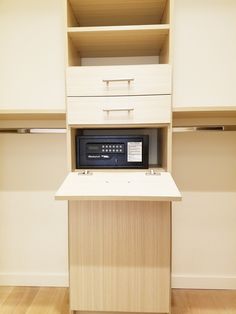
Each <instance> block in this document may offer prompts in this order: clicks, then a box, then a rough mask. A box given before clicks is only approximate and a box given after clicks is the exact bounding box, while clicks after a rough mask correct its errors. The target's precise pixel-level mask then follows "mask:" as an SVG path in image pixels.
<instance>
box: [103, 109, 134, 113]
mask: <svg viewBox="0 0 236 314" xmlns="http://www.w3.org/2000/svg"><path fill="white" fill-rule="evenodd" d="M102 110H103V111H104V112H106V113H107V114H109V112H112V111H113V112H116V111H127V112H128V113H130V112H131V111H134V108H117V109H115V108H114V109H102Z"/></svg>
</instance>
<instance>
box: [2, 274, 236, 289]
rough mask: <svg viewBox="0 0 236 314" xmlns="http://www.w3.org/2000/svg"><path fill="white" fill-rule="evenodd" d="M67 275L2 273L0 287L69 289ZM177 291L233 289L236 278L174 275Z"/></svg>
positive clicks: (235, 286)
mask: <svg viewBox="0 0 236 314" xmlns="http://www.w3.org/2000/svg"><path fill="white" fill-rule="evenodd" d="M68 282H69V279H68V274H67V273H0V286H40V287H68V285H69V284H68ZM172 288H176V289H233V290H236V276H233V275H232V276H200V275H191V274H172Z"/></svg>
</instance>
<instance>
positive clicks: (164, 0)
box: [68, 0, 169, 26]
mask: <svg viewBox="0 0 236 314" xmlns="http://www.w3.org/2000/svg"><path fill="white" fill-rule="evenodd" d="M166 23H169V1H168V0H139V1H137V0H125V1H124V0H116V1H114V0H69V2H68V26H111V25H146V24H166Z"/></svg>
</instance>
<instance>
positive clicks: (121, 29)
mask: <svg viewBox="0 0 236 314" xmlns="http://www.w3.org/2000/svg"><path fill="white" fill-rule="evenodd" d="M168 34H169V25H168V24H165V25H141V26H136V25H135V26H107V27H69V28H68V36H69V38H70V39H71V40H72V42H73V44H74V46H75V48H76V50H77V53H78V54H79V55H80V57H81V58H83V57H87V58H93V57H128V56H158V55H160V51H161V48H162V47H163V46H164V44H165V42H166V40H167V38H168Z"/></svg>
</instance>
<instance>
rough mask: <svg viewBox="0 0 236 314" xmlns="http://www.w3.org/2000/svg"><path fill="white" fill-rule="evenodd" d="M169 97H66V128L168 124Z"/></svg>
mask: <svg viewBox="0 0 236 314" xmlns="http://www.w3.org/2000/svg"><path fill="white" fill-rule="evenodd" d="M170 121H171V96H169V95H166V96H133V97H96V98H95V97H78V98H77V97H76V98H74V97H68V124H69V125H90V126H91V125H123V124H124V125H136V124H137V125H138V124H140V125H146V124H150V123H151V124H159V123H170Z"/></svg>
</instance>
